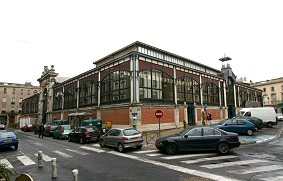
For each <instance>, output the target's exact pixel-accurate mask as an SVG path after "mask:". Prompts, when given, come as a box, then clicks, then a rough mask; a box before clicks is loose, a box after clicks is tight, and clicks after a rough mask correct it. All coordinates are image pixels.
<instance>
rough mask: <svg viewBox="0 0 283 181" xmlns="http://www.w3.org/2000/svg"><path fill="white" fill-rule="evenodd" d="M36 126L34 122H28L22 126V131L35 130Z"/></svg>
mask: <svg viewBox="0 0 283 181" xmlns="http://www.w3.org/2000/svg"><path fill="white" fill-rule="evenodd" d="M34 128H35V125H32V124H26V125H25V126H24V127H22V128H21V130H22V131H25V132H28V131H33V130H34Z"/></svg>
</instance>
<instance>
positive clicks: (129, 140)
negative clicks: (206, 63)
mask: <svg viewBox="0 0 283 181" xmlns="http://www.w3.org/2000/svg"><path fill="white" fill-rule="evenodd" d="M99 144H100V146H101V147H102V148H103V147H105V146H110V147H114V148H117V149H118V151H119V152H124V150H125V148H130V147H133V148H137V149H141V148H142V145H143V138H142V134H141V132H139V131H138V130H136V129H134V128H127V129H123V128H112V129H111V130H109V131H108V132H107V133H106V134H104V135H102V136H101V137H100V139H99Z"/></svg>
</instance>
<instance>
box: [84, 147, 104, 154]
mask: <svg viewBox="0 0 283 181" xmlns="http://www.w3.org/2000/svg"><path fill="white" fill-rule="evenodd" d="M80 148H82V149H85V150H89V151H94V152H97V153H102V152H105V151H104V150H100V149H97V148H92V147H88V146H81V147H80Z"/></svg>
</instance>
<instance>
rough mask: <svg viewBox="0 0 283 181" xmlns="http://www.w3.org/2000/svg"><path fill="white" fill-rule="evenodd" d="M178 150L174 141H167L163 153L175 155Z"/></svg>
mask: <svg viewBox="0 0 283 181" xmlns="http://www.w3.org/2000/svg"><path fill="white" fill-rule="evenodd" d="M177 152H178V148H177V145H175V144H174V143H168V144H167V145H166V146H165V153H166V154H168V155H175V154H176V153H177Z"/></svg>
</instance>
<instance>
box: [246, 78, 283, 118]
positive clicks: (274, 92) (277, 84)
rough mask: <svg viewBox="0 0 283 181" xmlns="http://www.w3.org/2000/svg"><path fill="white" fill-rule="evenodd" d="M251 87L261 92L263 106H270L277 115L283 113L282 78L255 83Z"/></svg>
mask: <svg viewBox="0 0 283 181" xmlns="http://www.w3.org/2000/svg"><path fill="white" fill-rule="evenodd" d="M251 86H252V87H255V88H257V89H260V90H262V91H263V95H262V96H263V105H264V106H272V107H274V108H275V109H276V111H277V112H278V113H282V112H283V111H282V110H283V77H280V78H276V79H271V80H265V81H260V82H255V83H252V84H251Z"/></svg>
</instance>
